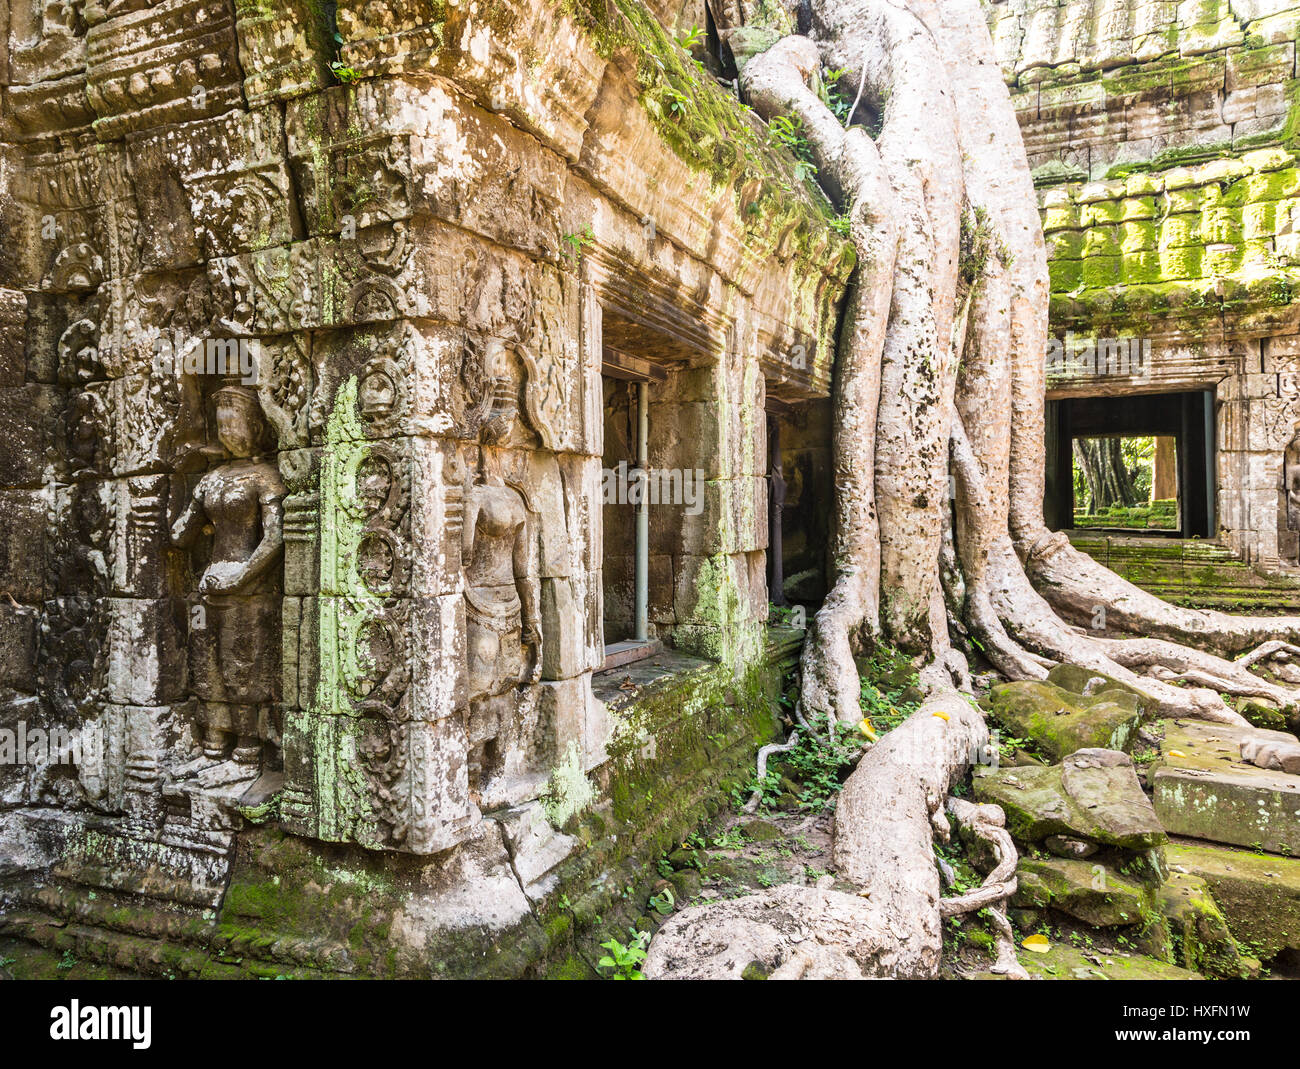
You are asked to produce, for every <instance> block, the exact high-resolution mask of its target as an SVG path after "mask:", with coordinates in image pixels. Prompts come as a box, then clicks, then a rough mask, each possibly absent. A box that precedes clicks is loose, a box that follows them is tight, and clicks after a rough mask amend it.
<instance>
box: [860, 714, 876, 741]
mask: <svg viewBox="0 0 1300 1069" xmlns="http://www.w3.org/2000/svg"><path fill="white" fill-rule="evenodd" d="M858 730H859V731H860V732H862V734H864V735H865V736H866V737H867V738H868V739H870V740H871V741H872V742H877V741H878V740H879V739H880V736H879V735H877V734H876V729H875V728H873V727H872V726H871V721H870V720H868V719H866V717H863V718H862V720H860V721H859V722H858Z"/></svg>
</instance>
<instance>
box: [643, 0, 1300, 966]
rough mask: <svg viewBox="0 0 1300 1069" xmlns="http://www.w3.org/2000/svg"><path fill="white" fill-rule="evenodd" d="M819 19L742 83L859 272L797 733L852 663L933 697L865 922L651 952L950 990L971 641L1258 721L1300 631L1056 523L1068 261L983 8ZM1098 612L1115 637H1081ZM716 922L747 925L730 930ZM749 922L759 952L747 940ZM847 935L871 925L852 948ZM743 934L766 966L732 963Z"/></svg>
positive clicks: (841, 11) (1030, 673) (856, 911)
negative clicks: (946, 805) (920, 982)
mask: <svg viewBox="0 0 1300 1069" xmlns="http://www.w3.org/2000/svg"><path fill="white" fill-rule="evenodd" d="M783 6H785V7H786V8H787V10H788V8H789V6H790V5H789V3H788V2H787V3H786V4H784V5H783ZM711 10H712V11H713V14H714V18H715V22H716V23H717V25H718V28H719V29H720V31H721V32H722V33H723V34H724V36H726V35H730V34H732V33H734V32H735V31H736V30H737V29H738V28H739V26H741V25H742V24H745V23H759V24H766V25H767V26H768V28H771V25H772V24H771V21H770V20H771V18H772V4H771V2H770V0H726V2H725V3H721V4H718V5H716V6H714V7H713V8H712V9H711ZM801 10H802V12H803V15H804V16H810V18H808V17H803V18H801V22H800V24H801V25H806V26H808V27H809V29H810V36H808V37H802V36H793V37H787V38H785V39H784V40H781V41H780V42H779V43H778V44H776V45H775V46H774V47H772V48H771V49H770V50H769V51H767V52H766V53H764V54H762V55H759V56H755V57H751V58H749V60H748V63H747V64H746V65H745V66H744V68H743V69H742V71H741V79H740V80H741V86H742V88H743V90H744V91H745V92H746V93H747V95H748V97H749V101H750V103H751V104H752V105H753V107H754V109H755V110H756V111H757V112H758V113H759V114H760V115H761V116H762V117H764V118H767V119H769V120H770V119H772V118H774V117H776V116H778V115H781V116H794V117H796V118H797V119H798V120H800V129H801V130H802V132H803V135H804V137H805V138H806V142H807V145H808V148H809V150H810V152H811V155H812V158H813V160H814V162H815V163H816V165H817V167H818V168H819V181H820V182H821V184H822V186H823V188H824V190H825V191H826V193H827V195H828V196H829V197H830V198H831V199H832V200H833V201H834V202H835V203H836V205H837V206H838V207H839V208H840V209H841V210H843V211H844V212H845V214H846V216H847V219H848V222H849V235H850V238H851V240H852V242H853V245H854V247H855V249H856V250H857V253H858V269H857V275H856V277H855V286H854V289H853V292H852V293H851V295H850V298H849V301H848V305H847V309H846V316H845V324H844V330H843V332H842V335H841V338H840V341H839V345H838V348H837V352H836V360H835V428H834V436H835V437H834V449H835V461H834V463H835V484H836V508H835V521H836V524H835V533H834V541H833V545H832V561H833V569H832V571H833V574H832V580H833V582H832V589H831V593H830V595H829V597H828V598H827V600H826V602H825V604H824V606H823V608H822V610H821V611H820V612H819V613H818V614H817V616H816V617H815V619H814V621H813V624H812V627H811V628H810V629H809V633H808V636H807V641H806V643H805V647H804V651H803V654H802V667H803V679H802V697H801V703H800V710H799V717H800V724H801V726H808V727H812V728H814V729H817V728H818V727H819V725H820V724H821V723H824V722H827V721H830V720H833V719H839V720H842V721H848V722H856V721H857V720H858V719H859V718H860V716H861V712H860V709H859V694H860V684H859V681H858V678H857V671H856V668H855V666H854V663H853V655H854V653H855V652H857V651H858V650H859V649H861V648H862V647H864V646H867V645H869V644H870V643H871V642H872V641H874V640H877V639H880V640H883V641H886V642H890V643H892V644H894V645H896V646H898V647H899V648H901V649H903V650H904V651H906V652H908V653H910V654H912V655H913V656H915V657H916V659H917V667H918V669H919V672H920V680H921V683H922V686H923V688H925V689H926V690H927V691H928V692H929V693H931V694H932V695H935V696H936V697H935V698H934V699H933V700H932V701H930V702H927V703H926V705H924V706H923V707H922V710H921V711H920V712H918V713H917V714H915V715H914V716H913V717H912V718H910V719H909V720H908V721H907V723H906V724H905V725H903V726H902V727H900V728H899V729H897V730H896V731H895V732H893V733H892V734H891V735H889V736H887V737H886V738H885V739H884V740H882V742H880V743H879V744H877V745H876V746H875V747H874V748H873V749H872V751H871V752H870V753H869V754H868V755H867V756H866V757H865V758H864V759H863V761H862V762H861V763H860V764H859V766H858V768H857V770H856V771H855V772H854V773H853V775H852V776H851V777H850V778H849V781H848V783H847V784H846V786H845V789H844V792H843V794H842V796H841V798H840V802H839V810H838V813H837V820H836V831H835V847H834V850H835V860H836V865H837V866H838V868H839V871H840V874H841V876H842V877H843V878H844V879H846V880H848V881H850V882H851V883H852V884H853V885H855V886H856V887H858V888H860V889H861V894H862V895H863V896H865V897H863V898H862V899H861V904H857V903H855V904H853V905H852V907H850V905H849V904H847V903H846V902H845V901H844V900H843V897H844V896H838V897H837V893H836V892H834V891H830V890H826V889H806V888H805V889H798V888H787V889H784V890H781V891H779V892H773V893H772V894H769V895H754V896H750V897H748V898H746V899H741V900H738V902H735V903H727V904H722V905H718V906H714V907H708V909H709V910H713V911H715V912H714V913H712V914H709V913H706V912H700V911H697V910H688V911H686V912H685V913H683V914H681V915H679V917H677V918H674V920H672V921H670V922H669V924H667V925H665V927H664V929H663V930H662V931H661V933H660V935H659V936H658V938H657V939H656V941H655V944H654V946H653V948H652V951H651V957H650V967H649V969H648V972H650V973H651V974H657V975H730V974H732V972H734V970H735V968H736V967H737V962H739V961H740V959H741V958H743V957H745V955H746V954H748V953H751V952H754V953H757V951H758V950H759V949H762V950H763V953H764V954H766V955H767V957H766V958H764V959H763V960H764V962H765V963H766V964H764V966H763V969H767V968H768V966H769V965H770V968H771V973H772V974H776V973H780V974H781V975H787V974H792V973H793V974H798V975H848V974H851V973H852V972H853V970H858V971H859V972H860V973H862V974H864V975H892V976H931V975H934V973H935V971H936V970H937V968H938V958H939V949H940V939H939V934H940V910H941V908H955V907H952V906H947V907H941V906H940V904H939V902H940V897H939V886H938V875H937V872H936V867H935V865H934V859H933V850H932V847H931V842H932V840H931V836H932V834H933V832H934V826H933V825H932V823H931V821H932V818H934V817H935V816H936V815H937V814H939V813H940V809H941V806H942V803H943V799H944V798H945V797H946V794H947V788H948V786H949V785H950V784H951V782H952V781H953V780H954V778H955V777H957V776H958V775H960V774H961V773H962V772H963V771H964V769H965V767H966V766H967V765H968V764H969V762H970V760H971V758H972V752H973V751H975V750H977V749H978V748H979V747H980V746H982V745H984V743H983V742H981V739H983V738H985V737H986V732H985V729H984V726H983V723H982V721H981V720H980V717H979V714H978V712H976V711H975V710H974V709H973V708H972V707H971V706H970V704H969V703H968V702H966V701H965V700H964V699H962V698H961V697H960V696H958V695H956V692H955V691H953V690H952V689H951V684H952V682H953V681H957V682H958V683H959V684H960V683H964V681H965V680H967V679H968V676H969V673H968V670H967V666H966V665H965V663H964V661H963V660H962V658H961V656H960V655H959V654H957V653H956V652H955V650H954V648H953V646H952V645H951V644H950V631H951V634H952V635H954V636H956V639H957V641H958V644H959V645H960V644H963V643H964V644H966V645H967V647H968V648H969V649H970V650H972V651H979V652H981V653H983V655H984V656H986V658H987V659H988V660H989V661H990V662H991V663H992V664H993V665H994V666H995V667H996V668H997V669H999V670H1000V671H1001V672H1002V673H1003V674H1004V675H1006V676H1008V677H1010V678H1013V679H1017V678H1019V679H1041V678H1042V677H1043V675H1044V674H1045V673H1046V670H1047V669H1048V667H1049V666H1050V665H1052V664H1055V663H1062V662H1068V663H1073V664H1077V665H1080V666H1081V667H1084V668H1088V669H1090V670H1093V671H1097V672H1101V673H1104V674H1106V675H1109V676H1112V677H1114V678H1116V679H1118V680H1120V681H1122V682H1124V683H1126V684H1128V685H1129V686H1132V687H1134V688H1136V689H1138V690H1139V691H1141V692H1142V693H1143V694H1145V695H1146V696H1148V697H1149V698H1150V699H1151V700H1152V702H1153V704H1154V705H1155V707H1156V708H1157V709H1158V710H1159V711H1160V712H1161V713H1162V714H1163V715H1178V716H1190V717H1201V718H1204V719H1209V720H1218V721H1223V722H1232V723H1244V721H1243V720H1242V718H1241V717H1240V716H1239V715H1238V714H1237V713H1236V712H1234V711H1233V710H1232V709H1231V708H1229V707H1228V706H1227V704H1226V703H1225V702H1224V700H1223V697H1222V695H1223V694H1229V695H1239V696H1244V695H1251V696H1259V697H1265V698H1267V699H1268V700H1270V701H1273V702H1274V703H1276V704H1278V705H1280V706H1292V705H1297V704H1300V691H1294V690H1291V689H1290V688H1286V687H1282V686H1279V685H1277V684H1275V683H1272V682H1271V681H1266V680H1263V679H1260V678H1259V677H1258V676H1256V675H1255V674H1254V673H1252V672H1250V671H1249V668H1250V665H1249V664H1246V663H1234V662H1231V661H1229V660H1227V659H1226V658H1227V657H1230V656H1232V655H1235V654H1237V653H1241V652H1242V651H1244V650H1246V649H1249V648H1251V647H1257V646H1259V645H1260V644H1261V643H1267V642H1269V641H1271V640H1283V641H1286V642H1293V643H1297V644H1300V620H1277V619H1262V618H1245V619H1235V618H1232V617H1228V616H1225V615H1223V614H1220V613H1204V612H1197V611H1194V610H1187V609H1179V608H1177V607H1175V606H1171V605H1167V604H1165V603H1164V602H1161V601H1159V599H1157V598H1155V597H1153V596H1152V595H1150V594H1148V593H1146V592H1144V591H1140V590H1138V589H1137V588H1136V587H1134V586H1132V584H1129V583H1127V582H1125V581H1124V580H1123V579H1121V578H1120V577H1119V576H1116V575H1114V574H1113V573H1111V572H1109V571H1107V570H1106V569H1104V568H1102V567H1101V566H1100V565H1098V564H1097V563H1096V562H1095V561H1092V560H1091V559H1090V558H1087V557H1085V556H1083V555H1082V554H1079V553H1078V552H1077V551H1075V550H1074V549H1073V548H1072V547H1070V546H1069V544H1068V541H1067V540H1065V539H1064V537H1063V536H1059V535H1058V536H1053V535H1049V534H1048V533H1047V531H1046V529H1045V527H1044V525H1043V511H1042V503H1043V497H1044V492H1043V489H1044V487H1043V484H1044V474H1045V473H1044V464H1043V456H1044V403H1045V402H1044V398H1045V366H1044V365H1045V354H1046V349H1047V330H1048V322H1047V312H1048V278H1047V260H1046V252H1045V247H1044V242H1043V236H1042V229H1041V224H1040V220H1039V216H1038V205H1037V198H1036V194H1035V190H1034V185H1033V179H1032V175H1031V174H1030V170H1029V165H1028V161H1027V159H1026V156H1025V152H1024V145H1023V141H1022V139H1021V136H1020V130H1019V125H1018V123H1017V119H1016V115H1015V109H1014V108H1013V107H1012V104H1011V100H1010V96H1009V94H1008V91H1007V87H1006V84H1005V81H1004V79H1003V75H1002V70H1001V67H1000V65H999V63H998V61H997V57H996V54H995V52H994V49H993V45H992V41H991V39H990V37H989V31H988V26H987V23H986V21H985V17H984V14H983V10H982V8H981V5H980V3H979V2H978V0H806V3H804V5H803V8H802V9H801ZM784 25H788V23H784ZM832 68H834V69H838V70H841V71H847V72H849V73H848V74H847V75H844V76H842V78H841V83H842V84H843V83H844V82H845V81H847V82H849V83H851V90H852V91H856V92H857V93H858V95H859V96H860V97H861V98H862V99H863V100H864V101H865V102H866V103H867V104H869V105H870V106H871V107H872V108H874V109H875V111H876V113H877V114H878V115H879V116H880V118H881V120H882V121H881V125H880V129H879V133H878V135H877V136H875V137H871V136H869V135H868V133H867V132H866V130H865V129H864V127H862V126H852V125H851V126H850V128H849V129H845V128H844V126H843V125H842V124H841V123H840V122H839V121H838V120H837V119H836V117H835V115H834V113H833V112H832V110H831V109H830V108H828V107H827V105H826V104H825V103H823V100H822V98H821V96H820V95H819V93H818V89H819V88H821V71H823V70H828V69H832ZM850 119H851V120H852V116H850ZM950 464H951V467H950ZM950 474H951V475H952V476H953V483H952V489H953V491H954V495H955V496H954V499H952V500H950V499H949V494H948V492H947V491H948V488H949V477H950ZM950 509H951V515H948V516H945V512H947V511H948V510H950ZM1031 576H1032V578H1033V580H1034V582H1033V583H1031V581H1030V580H1031ZM1035 583H1036V584H1037V587H1038V589H1035ZM1102 609H1104V610H1105V615H1106V632H1105V634H1102V635H1098V634H1095V633H1088V631H1087V630H1085V629H1086V628H1087V627H1089V626H1090V625H1091V626H1093V627H1095V626H1096V625H1093V624H1092V621H1093V620H1094V619H1096V618H1097V617H1098V613H1099V612H1100V610H1102ZM1116 633H1118V634H1119V635H1134V636H1140V637H1138V638H1128V639H1126V638H1114V637H1112V636H1113V635H1114V634H1116ZM1188 647H1198V648H1197V649H1191V648H1188ZM1176 683H1185V684H1191V685H1188V686H1178V685H1175V684H1176ZM985 823H987V822H985ZM998 883H999V884H1001V883H1005V881H998ZM1002 889H1003V888H1002V887H1001V886H996V887H994V888H993V889H992V890H990V891H989V892H987V893H988V894H990V895H993V897H994V898H996V897H997V896H996V894H994V892H995V891H1001V890H1002ZM849 897H850V899H851V896H849ZM798 909H804V910H806V916H803V917H802V920H800V918H799V916H798V915H797V910H798ZM995 912H996V911H995ZM778 915H779V916H781V917H788V920H789V923H788V924H787V923H786V921H784V920H783V921H781V922H780V923H773V919H774V918H775V917H777V916H778ZM710 916H712V917H714V918H715V919H716V920H717V922H718V924H719V925H721V926H722V928H725V929H726V932H723V930H722V928H720V929H719V931H718V933H715V934H713V935H711V934H710V928H709V924H710V920H709V918H710ZM746 918H748V923H751V924H752V925H755V926H758V927H759V928H760V929H761V930H762V932H763V933H764V934H763V935H762V939H761V940H759V942H761V944H762V946H761V947H760V946H759V943H755V942H753V940H754V939H758V938H759V937H758V936H756V935H752V934H751V935H744V934H743V929H744V923H742V922H744V921H745V919H746ZM800 923H801V924H803V926H804V927H803V928H798V927H797V925H798V924H800ZM995 923H998V922H996V921H995ZM850 924H857V925H859V926H860V927H859V928H856V929H854V933H853V934H851V935H848V934H845V930H844V929H845V926H846V925H850ZM791 925H795V926H796V927H791ZM737 926H739V927H737ZM998 926H999V929H1000V930H1001V929H1003V927H1004V925H1003V924H1001V923H999V924H998ZM688 929H689V938H690V939H691V940H702V941H704V944H706V945H707V946H709V947H711V948H712V950H711V951H710V953H711V954H712V957H709V958H708V960H705V959H704V958H702V957H701V956H700V952H699V950H698V949H696V950H692V949H691V947H689V946H686V945H683V940H685V939H686V938H687V937H686V934H684V933H686V932H687V930H688ZM727 932H729V933H730V934H726V933H727ZM791 933H794V934H791ZM800 933H802V934H800ZM1002 934H1003V936H1004V938H1005V937H1006V932H1005V931H1003V932H1002ZM795 935H798V936H799V938H795ZM747 939H748V940H750V942H749V943H745V940H747ZM733 942H734V943H735V944H736V946H737V947H740V946H742V944H743V945H744V946H747V947H749V949H748V950H737V951H736V952H735V953H733V952H731V951H730V950H728V949H727V947H728V946H729V945H730V944H731V943H733ZM797 947H803V948H804V949H802V950H796V949H795V948H797ZM817 948H823V949H817ZM837 948H838V949H837ZM1007 954H1008V951H1007V949H1006V947H1005V946H1004V947H1003V949H1002V957H1003V959H1004V960H1003V964H1004V965H1006V966H1008V967H1010V962H1009V960H1006V959H1007ZM753 960H757V959H753ZM674 962H675V963H676V964H673V963H674ZM746 964H748V960H747V961H745V962H743V963H740V964H739V966H738V967H739V969H740V970H741V971H743V970H744V967H745V965H746ZM728 970H732V972H728ZM760 971H762V970H760Z"/></svg>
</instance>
